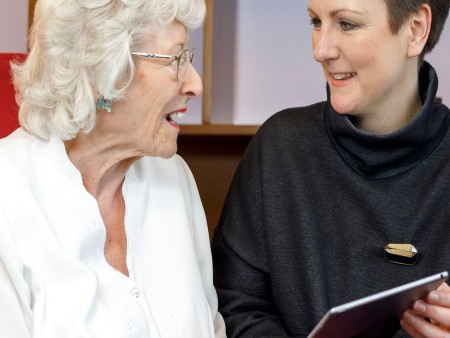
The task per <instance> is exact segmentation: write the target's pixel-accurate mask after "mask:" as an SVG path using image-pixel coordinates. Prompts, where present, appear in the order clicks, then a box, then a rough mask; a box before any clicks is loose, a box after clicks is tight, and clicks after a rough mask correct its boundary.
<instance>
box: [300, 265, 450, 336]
mask: <svg viewBox="0 0 450 338" xmlns="http://www.w3.org/2000/svg"><path fill="white" fill-rule="evenodd" d="M447 278H448V272H447V271H445V272H441V273H438V274H435V275H433V276H430V277H426V278H422V279H419V280H417V281H414V282H411V283H408V284H404V285H401V286H399V287H396V288H393V289H389V290H386V291H383V292H380V293H377V294H374V295H371V296H368V297H365V298H361V299H358V300H355V301H353V302H350V303H347V304H343V305H339V306H336V307H334V308H332V309H330V310H329V311H328V312H327V313H326V314H325V315H324V316H323V318H322V319H321V321H320V322H319V323H318V324H317V326H316V327H315V328H314V330H313V331H312V332H311V333H310V334H309V336H308V337H307V338H330V337H333V338H380V337H392V336H393V335H395V333H396V332H397V331H398V330H399V329H400V319H401V317H402V315H403V312H404V311H405V310H406V309H408V308H409V307H411V305H412V303H413V302H414V301H416V300H417V299H420V298H423V297H424V296H425V295H426V294H427V293H428V292H429V291H431V290H435V289H437V288H438V287H439V285H441V284H442V283H443V282H444V281H446V280H447Z"/></svg>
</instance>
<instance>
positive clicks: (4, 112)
mask: <svg viewBox="0 0 450 338" xmlns="http://www.w3.org/2000/svg"><path fill="white" fill-rule="evenodd" d="M25 58H26V54H18V53H0V138H2V137H5V136H8V135H9V134H11V133H12V132H13V131H14V130H15V129H17V128H18V127H19V121H18V116H17V112H18V110H19V107H18V106H17V103H16V99H15V94H14V85H13V83H12V77H11V67H10V64H9V62H10V61H11V60H19V61H23V60H24V59H25Z"/></svg>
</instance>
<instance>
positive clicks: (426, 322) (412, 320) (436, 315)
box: [400, 283, 450, 338]
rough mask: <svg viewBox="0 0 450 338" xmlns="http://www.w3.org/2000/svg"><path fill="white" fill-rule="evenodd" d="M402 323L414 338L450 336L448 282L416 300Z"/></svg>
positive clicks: (443, 337) (449, 294)
mask: <svg viewBox="0 0 450 338" xmlns="http://www.w3.org/2000/svg"><path fill="white" fill-rule="evenodd" d="M400 325H401V326H402V328H403V329H404V330H405V331H406V332H407V333H408V334H409V335H410V336H411V337H413V338H445V337H449V338H450V287H449V286H448V285H447V283H443V284H442V285H441V286H440V287H439V288H438V289H437V290H435V291H431V292H429V293H428V294H427V295H426V297H425V298H424V299H419V300H417V301H415V302H414V304H413V306H412V307H411V308H410V309H408V310H406V311H405V312H404V314H403V318H402V319H401V320H400Z"/></svg>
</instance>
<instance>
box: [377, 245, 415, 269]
mask: <svg viewBox="0 0 450 338" xmlns="http://www.w3.org/2000/svg"><path fill="white" fill-rule="evenodd" d="M384 255H385V256H386V259H387V260H388V261H389V262H391V263H396V264H403V265H414V264H416V263H417V260H418V258H419V253H418V252H417V249H416V248H415V247H414V245H412V244H392V243H389V244H387V245H385V246H384Z"/></svg>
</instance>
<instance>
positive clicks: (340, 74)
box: [331, 73, 356, 80]
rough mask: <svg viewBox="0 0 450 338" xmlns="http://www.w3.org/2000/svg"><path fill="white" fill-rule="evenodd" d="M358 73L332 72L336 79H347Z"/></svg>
mask: <svg viewBox="0 0 450 338" xmlns="http://www.w3.org/2000/svg"><path fill="white" fill-rule="evenodd" d="M355 75H356V73H339V74H338V73H336V74H331V77H332V78H333V79H335V80H347V79H350V78H352V77H354V76H355Z"/></svg>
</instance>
